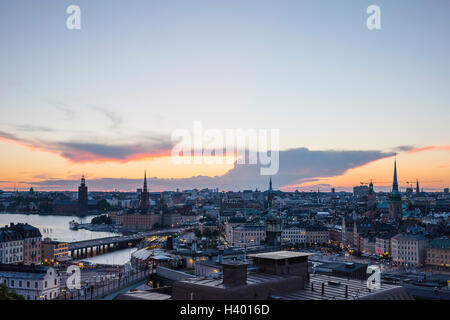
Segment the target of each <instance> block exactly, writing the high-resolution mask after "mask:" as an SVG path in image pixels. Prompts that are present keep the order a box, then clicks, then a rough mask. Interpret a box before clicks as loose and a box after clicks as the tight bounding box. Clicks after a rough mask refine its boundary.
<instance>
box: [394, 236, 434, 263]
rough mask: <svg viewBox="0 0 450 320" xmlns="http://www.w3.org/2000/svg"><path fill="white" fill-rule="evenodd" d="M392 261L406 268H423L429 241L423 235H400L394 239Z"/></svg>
mask: <svg viewBox="0 0 450 320" xmlns="http://www.w3.org/2000/svg"><path fill="white" fill-rule="evenodd" d="M391 246H392V261H393V262H395V263H396V264H398V265H404V266H413V267H414V266H422V265H423V264H424V263H425V258H426V246H427V239H426V238H425V237H424V236H423V235H410V234H404V233H401V234H398V235H396V236H394V237H392V240H391Z"/></svg>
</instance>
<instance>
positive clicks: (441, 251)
mask: <svg viewBox="0 0 450 320" xmlns="http://www.w3.org/2000/svg"><path fill="white" fill-rule="evenodd" d="M426 264H427V265H431V266H436V267H447V268H448V267H450V239H449V238H448V237H441V238H438V239H433V240H431V241H430V243H429V245H428V248H427V260H426Z"/></svg>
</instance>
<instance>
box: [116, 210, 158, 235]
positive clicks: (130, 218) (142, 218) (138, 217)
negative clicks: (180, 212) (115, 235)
mask: <svg viewBox="0 0 450 320" xmlns="http://www.w3.org/2000/svg"><path fill="white" fill-rule="evenodd" d="M160 220H161V215H159V214H151V213H149V214H141V213H131V214H124V215H123V216H122V226H123V229H124V230H126V231H144V230H150V229H152V228H153V227H154V225H155V224H160V223H161V221H160Z"/></svg>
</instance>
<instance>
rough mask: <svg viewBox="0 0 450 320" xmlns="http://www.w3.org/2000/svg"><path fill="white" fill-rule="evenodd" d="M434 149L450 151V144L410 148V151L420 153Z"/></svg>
mask: <svg viewBox="0 0 450 320" xmlns="http://www.w3.org/2000/svg"><path fill="white" fill-rule="evenodd" d="M432 150H438V151H450V145H449V146H427V147H423V148H417V149H412V150H409V151H408V152H409V153H418V152H423V151H432Z"/></svg>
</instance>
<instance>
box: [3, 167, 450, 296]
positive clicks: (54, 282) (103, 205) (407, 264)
mask: <svg viewBox="0 0 450 320" xmlns="http://www.w3.org/2000/svg"><path fill="white" fill-rule="evenodd" d="M398 179H399V178H398V173H397V162H396V160H394V163H393V180H392V190H391V192H376V191H375V189H376V187H375V186H374V183H373V182H370V183H369V184H368V185H360V186H355V187H354V188H353V192H345V191H336V190H334V189H332V190H331V191H330V192H321V191H320V190H317V192H299V191H295V192H283V191H279V190H276V189H273V186H272V178H271V177H270V178H269V180H268V184H267V188H266V190H258V189H255V190H242V191H238V192H233V191H228V192H226V191H220V190H218V189H192V190H182V191H180V190H178V191H163V192H150V191H149V185H148V183H147V174H146V172H144V177H143V182H142V188H139V189H137V191H136V192H118V191H117V192H94V193H92V194H91V193H90V192H89V191H88V181H86V179H85V177H84V176H83V177H81V180H80V186H79V188H78V192H36V191H34V190H33V188H31V189H30V190H29V191H15V192H1V193H0V205H2V206H3V208H4V210H5V211H4V212H5V213H4V214H2V215H0V218H1V220H2V221H6V220H5V218H4V217H6V219H10V220H16V221H17V219H15V216H18V217H20V219H22V218H23V217H25V220H26V217H28V216H30V215H31V216H33V217H34V216H36V215H37V216H38V217H40V216H43V217H46V218H48V217H58V218H65V220H66V225H65V226H63V228H65V229H66V230H69V229H70V230H71V232H75V233H76V232H81V231H82V230H87V231H89V232H90V238H88V239H82V240H80V239H77V238H76V237H75V238H74V240H73V241H71V240H66V241H60V240H55V239H52V238H53V236H54V234H53V230H52V228H58V227H59V226H53V225H51V224H50V225H47V226H46V227H44V228H42V224H41V223H42V222H39V220H37V221H38V222H37V223H38V224H39V226H38V227H36V226H33V225H32V224H29V223H28V222H25V223H23V222H18V223H14V222H10V224H9V225H8V224H6V225H5V226H4V227H2V228H1V229H0V234H1V242H0V248H1V251H0V258H1V262H2V265H1V266H0V268H1V273H0V274H1V280H2V282H3V283H4V284H5V285H7V287H8V288H10V289H12V290H14V291H15V292H16V293H17V294H18V295H21V296H22V297H24V298H25V299H27V300H50V299H51V300H53V299H56V300H60V299H64V300H67V299H69V300H70V299H77V300H79V299H119V300H121V299H123V300H126V299H132V300H171V299H174V300H177V299H178V300H180V299H181V300H202V299H220V300H227V299H230V298H231V299H236V297H240V298H244V299H246V300H261V299H264V300H270V299H275V298H276V299H286V300H292V299H298V300H308V299H317V298H319V299H323V300H327V299H330V297H331V296H333V297H334V299H392V298H393V299H402V300H404V299H420V300H435V299H438V300H441V299H444V300H448V299H450V290H449V287H450V272H449V267H450V260H449V259H450V238H449V236H450V228H449V221H450V220H449V219H450V193H449V190H448V188H446V189H444V190H442V192H424V191H423V190H422V189H421V188H420V182H419V181H416V184H415V186H413V187H411V188H407V189H406V190H403V191H401V190H400V189H399V185H398V181H399V180H398ZM20 219H19V220H20ZM51 221H52V220H47V222H46V223H51ZM3 224H5V223H3ZM97 233H99V234H100V235H98V236H97ZM105 233H108V234H109V235H108V236H104V235H105ZM124 253H125V255H124ZM114 256H115V257H116V261H117V263H114V260H113V259H114ZM120 256H121V257H122V260H120ZM102 257H103V258H104V259H103V260H101V258H102ZM106 257H109V259H106ZM280 261H281V262H282V263H281V264H280ZM70 266H76V267H78V269H79V272H80V281H79V286H78V287H76V286H72V283H71V282H70V281H68V279H69V278H70V276H71V274H70V273H68V272H67V270H68V268H70ZM369 266H378V267H379V268H380V270H381V275H380V278H381V279H380V282H381V284H380V287H377V288H374V289H368V288H366V282H365V281H366V280H367V279H368V278H369V276H370V273H369V274H368V273H367V269H368V267H369ZM29 279H32V280H29ZM292 279H298V282H296V283H295V284H294V283H293V282H292ZM330 279H332V280H330ZM361 280H364V281H363V282H361ZM331 281H334V282H336V283H338V284H339V285H337V284H333V285H332V284H331ZM227 283H228V284H229V286H228V285H227ZM219 284H220V286H219ZM269 285H270V286H272V289H271V290H269V291H267V290H266V289H264V288H266V286H269ZM314 285H316V287H317V291H314V289H313V287H314ZM274 287H275V288H277V289H273V288H274ZM124 288H125V289H127V290H126V291H125V292H123V289H124ZM319 288H320V289H319ZM263 289H264V290H263ZM235 290H237V291H238V292H235ZM234 295H237V296H234Z"/></svg>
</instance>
